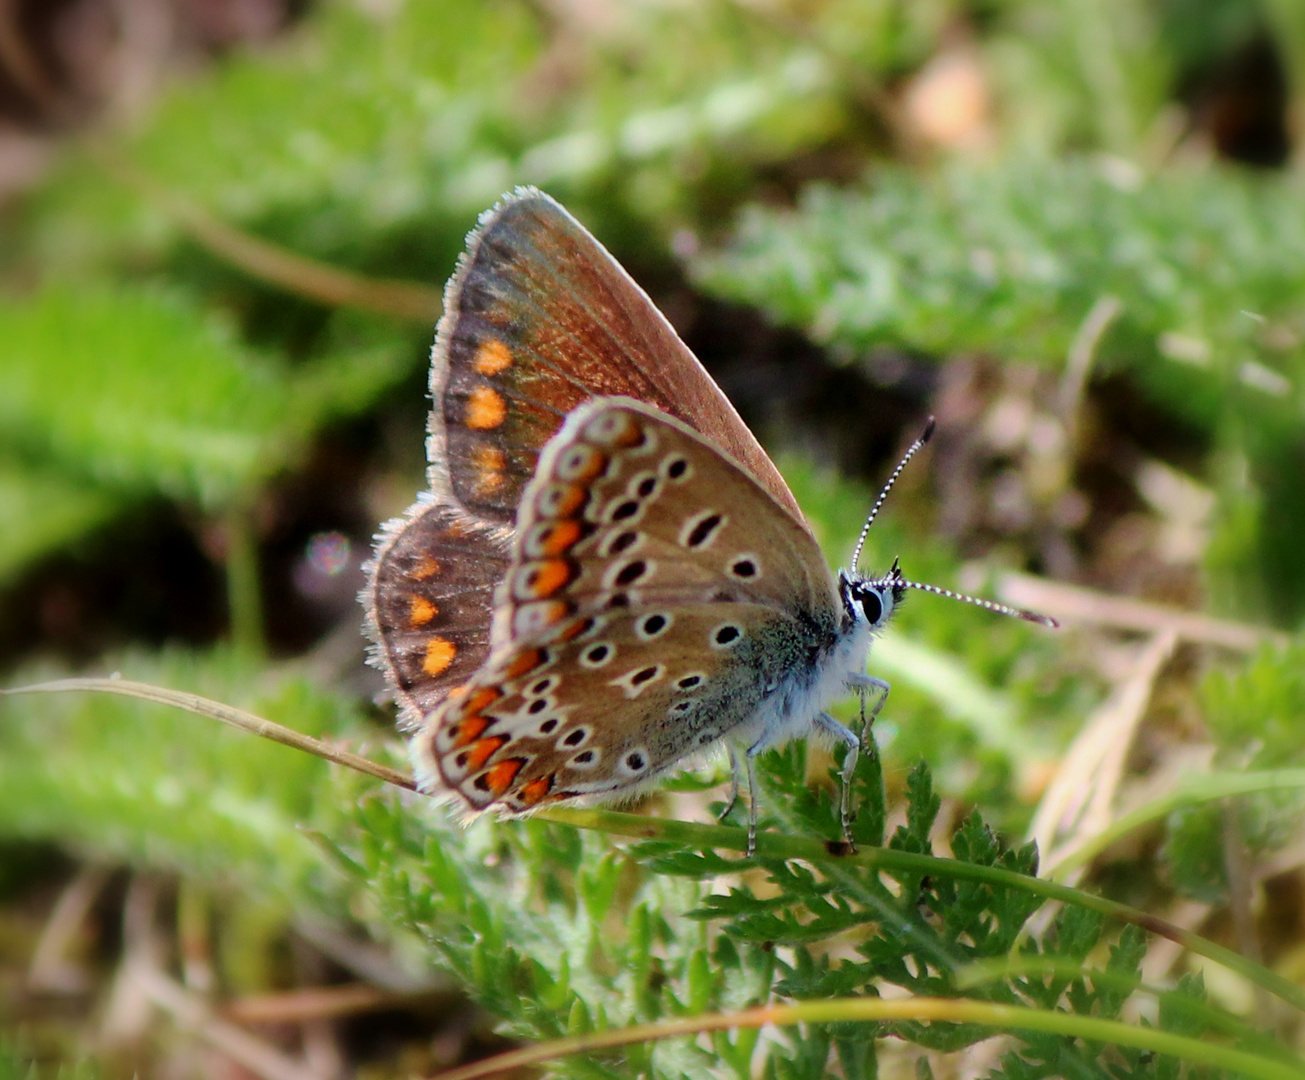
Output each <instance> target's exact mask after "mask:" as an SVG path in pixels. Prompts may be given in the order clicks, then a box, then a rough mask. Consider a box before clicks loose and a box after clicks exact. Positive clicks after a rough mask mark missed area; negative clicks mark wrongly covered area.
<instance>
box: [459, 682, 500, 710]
mask: <svg viewBox="0 0 1305 1080" xmlns="http://www.w3.org/2000/svg"><path fill="white" fill-rule="evenodd" d="M502 696H503V691H502V690H499V689H498V688H497V687H494V686H482V687H481V688H480V689H479V690H476V691H474V692H473V693H472V695H471V696H470V697H469V698H467V700H466V701H465V702H464V703H463V704H462V710H463V712H464V713H478V712H484V711H485V710H486V709H488V708H489V707H490V706H491V705H493V704H494V702H496V701H497V700H498V699H499V698H501V697H502Z"/></svg>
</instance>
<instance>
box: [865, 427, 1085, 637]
mask: <svg viewBox="0 0 1305 1080" xmlns="http://www.w3.org/2000/svg"><path fill="white" fill-rule="evenodd" d="M935 426H936V425H935V423H934V419H933V417H932V416H931V417H929V420H928V423H926V424H925V426H924V431H923V432H922V433H921V435H920V437H919V438H918V439H916V440H915V442H913V443H911V445H910V446H909V447H907V450H906V453H905V454H903V455H902V460H901V461H899V462H898V463H897V468H895V469H894V470H893V472H892V475H891V476H889V477H888V482H887V483H886V484H884V487H883V490H882V491H880V492H879V498H877V499H876V500H875V504H874V506H872V507H871V508H870V516H869V517H868V518H866V521H865V524H864V525H863V526H862V527H861V536H860V537H859V538H858V539H857V542H856V551H855V552H854V553H853V555H852V569H853V570H854V571H855V569H856V567H857V564H858V563H860V561H861V549H862V548H863V547H865V538H866V534H867V533H868V532H869V531H870V526H871V525H872V524H874V520H875V515H876V514H878V513H879V508H880V507H881V506H883V505H884V500H885V499H886V498H887V497H888V493H889V492H890V491H891V490H892V489H893V484H894V483H896V482H897V477H898V476H899V475H901V472H902V469H904V468H905V467H906V463H907V462H908V461H910V460H911V458H913V457H914V456H915V455H916V453H917V452H918V451H919V449H920V447H922V446H923V445H924V444H925V443H927V442H928V441H929V436H931V435H932V434H933V430H934V427H935ZM864 584H865V585H869V586H871V587H875V586H886V587H888V588H895V589H915V590H916V591H918V592H926V593H933V594H934V596H945V597H947V598H948V599H949V600H959V601H961V603H963V604H973V605H974V606H975V607H981V608H984V609H985V610H987V611H995V612H996V613H997V614H998V615H1013V616H1014V617H1015V618H1017V619H1024V620H1026V621H1028V622H1033V623H1037V624H1038V625H1040V626H1046V627H1050V628H1051V629H1055V628H1056V627H1058V626H1059V625H1060V623H1058V622H1056V620H1055V619H1053V618H1052V617H1051V616H1050V615H1043V614H1041V613H1039V612H1037V611H1029V610H1028V609H1027V608H1017V607H1011V605H1010V604H1001V603H998V602H997V601H996V600H984V599H982V598H980V597H978V596H970V595H969V594H968V593H961V592H956V591H954V590H952V589H944V588H943V587H942V586H941V585H926V584H925V583H924V582H922V581H907V580H906V579H905V578H904V577H902V571H901V568H900V567H899V566H898V564H897V560H896V559H894V560H893V566H892V569H890V570H889V571H888V573H887V574H885V575H884V576H883V577H881V578H870V579H868V580H866V581H865V582H864Z"/></svg>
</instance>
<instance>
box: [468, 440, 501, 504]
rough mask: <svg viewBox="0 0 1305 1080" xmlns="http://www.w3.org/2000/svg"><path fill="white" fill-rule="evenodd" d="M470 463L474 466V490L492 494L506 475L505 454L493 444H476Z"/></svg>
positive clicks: (483, 493)
mask: <svg viewBox="0 0 1305 1080" xmlns="http://www.w3.org/2000/svg"><path fill="white" fill-rule="evenodd" d="M472 464H474V465H475V467H476V491H477V492H478V493H479V494H481V495H492V494H494V492H496V491H498V489H499V488H501V487H502V486H503V483H504V481H505V480H506V479H507V475H506V474H505V473H504V471H503V470H504V469H506V468H507V455H506V454H504V453H503V451H502V450H499V449H498V448H497V447H494V446H478V447H476V449H475V451H474V452H473V454H472Z"/></svg>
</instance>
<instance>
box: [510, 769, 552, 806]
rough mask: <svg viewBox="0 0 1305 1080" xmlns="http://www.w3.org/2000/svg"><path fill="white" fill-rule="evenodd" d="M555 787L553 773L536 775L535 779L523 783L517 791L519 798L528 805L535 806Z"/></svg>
mask: <svg viewBox="0 0 1305 1080" xmlns="http://www.w3.org/2000/svg"><path fill="white" fill-rule="evenodd" d="M552 787H553V774H552V773H549V774H548V775H547V776H536V777H535V778H534V779H533V780H527V781H526V782H525V783H524V784H522V785H521V790H520V791H518V792H517V798H519V799H520V800H521V801H522V802H523V803H525V804H526V805H527V806H534V805H535V803H537V802H539V800H540V799H542V798H543V797H544V796H545V795H547V794H548V793H549V791H550V790H551V789H552Z"/></svg>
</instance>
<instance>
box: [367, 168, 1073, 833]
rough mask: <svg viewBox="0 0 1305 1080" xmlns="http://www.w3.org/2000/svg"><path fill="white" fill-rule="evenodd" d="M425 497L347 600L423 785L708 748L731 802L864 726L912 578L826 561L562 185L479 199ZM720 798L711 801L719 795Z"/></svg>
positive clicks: (486, 787) (629, 781) (851, 764)
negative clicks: (777, 765)
mask: <svg viewBox="0 0 1305 1080" xmlns="http://www.w3.org/2000/svg"><path fill="white" fill-rule="evenodd" d="M430 394H431V398H432V401H433V408H432V410H431V413H430V419H429V425H428V431H429V434H428V440H427V456H428V459H429V462H430V468H429V485H430V490H429V491H428V492H426V493H424V494H423V495H422V496H420V497H419V499H418V501H417V503H416V504H415V505H414V506H413V507H411V508H410V509H409V510H408V512H407V513H406V514H404V515H403V516H402V517H400V518H398V519H396V520H394V521H391V522H390V523H388V524H387V525H385V526H384V527H383V529H382V531H381V533H380V534H379V536H378V539H377V546H376V553H375V557H374V558H373V560H372V561H371V562H370V564H369V566H368V574H369V578H368V583H367V586H366V588H365V589H364V591H363V594H362V601H363V604H364V607H365V608H366V611H367V618H366V624H367V632H368V635H369V637H370V638H371V640H372V642H373V651H372V660H373V662H374V663H375V664H376V665H377V666H379V667H380V668H381V670H382V671H383V672H384V673H385V675H386V677H387V679H388V681H389V683H390V685H391V686H392V688H393V691H394V695H395V697H396V699H397V701H398V703H399V706H400V709H401V718H400V723H401V726H402V727H404V728H405V729H407V730H408V731H410V732H411V734H412V740H411V754H412V758H413V762H414V766H415V768H416V771H417V778H418V784H419V786H420V787H421V788H422V790H424V791H427V792H430V793H432V794H439V793H447V794H452V795H454V796H456V797H457V798H458V799H460V800H461V802H462V803H463V804H464V805H465V807H466V808H467V809H468V810H469V811H472V812H478V811H483V810H491V809H492V810H496V811H499V812H500V813H503V814H507V815H516V814H524V813H528V812H530V811H532V810H535V809H537V808H540V807H545V806H549V805H556V804H559V803H571V802H579V803H592V802H602V801H607V800H613V799H623V798H627V797H629V796H631V795H632V794H634V793H636V792H638V791H639V790H641V789H642V788H644V787H645V786H646V785H648V784H650V783H651V782H652V781H654V780H656V779H657V778H658V777H661V776H664V775H665V774H666V773H667V772H669V771H670V770H672V769H674V768H676V767H677V766H681V765H682V764H684V762H685V760H686V759H687V758H691V757H692V756H694V755H696V754H698V753H700V752H702V751H705V750H708V749H710V748H713V747H715V746H717V745H720V744H723V745H724V746H725V747H726V749H727V750H728V752H729V756H730V761H731V766H732V768H731V774H732V791H731V797H730V800H729V803H728V805H727V807H726V813H728V811H729V809H730V808H731V807H732V806H733V805H734V803H735V801H736V799H737V797H738V794H739V789H740V785H741V774H742V773H746V776H747V782H748V790H749V794H750V800H749V805H750V813H749V831H748V850H749V852H751V851H752V850H753V848H754V845H755V837H756V829H757V798H756V790H757V785H756V773H755V761H756V758H757V757H758V755H760V754H761V753H762V752H764V751H765V750H767V749H769V748H771V747H773V746H777V745H779V744H781V743H783V742H785V741H787V740H789V739H792V738H794V737H801V736H807V735H812V734H818V735H822V736H823V737H825V738H826V739H832V740H833V741H834V742H835V743H841V744H842V745H843V746H845V747H846V753H845V756H844V759H843V765H842V770H841V777H842V795H841V810H842V821H843V832H844V836H845V838H847V839H849V841H850V833H849V821H850V808H849V805H848V799H849V797H848V784H849V780H850V778H851V775H852V770H853V769H854V768H855V765H856V760H857V756H858V753H859V751H860V748H861V738H860V736H859V735H858V734H856V733H855V732H853V731H852V730H851V729H849V728H848V727H846V726H845V725H843V724H842V723H840V722H839V721H838V720H836V719H834V718H833V717H832V716H831V715H830V714H829V712H828V711H827V708H828V706H829V704H830V703H831V702H833V701H834V700H836V699H838V698H841V697H843V696H845V695H847V694H848V693H849V692H857V693H859V694H860V695H861V704H862V717H863V720H865V719H866V710H865V704H866V697H867V695H870V694H873V695H874V698H875V701H874V704H873V707H872V708H871V710H870V713H869V716H868V719H869V720H873V718H874V716H875V714H876V713H877V712H878V711H879V709H880V708H882V706H883V703H884V701H885V699H886V697H887V694H888V689H889V687H888V684H887V683H886V682H884V681H883V680H881V679H878V678H875V677H873V676H870V675H867V674H866V673H865V663H866V657H867V652H868V650H869V646H870V642H871V638H872V637H873V635H874V634H875V633H876V632H877V631H879V630H881V629H882V628H883V627H884V626H885V624H886V623H887V621H888V619H889V617H890V616H891V615H892V613H893V611H894V609H895V608H896V607H897V606H898V605H899V604H900V603H901V601H902V598H903V596H904V595H905V593H906V591H907V590H908V589H920V590H924V591H929V592H934V593H938V594H942V595H947V596H953V597H956V598H959V599H963V600H967V601H969V602H973V603H978V604H980V605H982V606H984V607H988V608H990V609H992V610H994V611H999V612H1003V613H1006V614H1013V615H1018V616H1020V617H1023V618H1028V619H1032V620H1034V621H1039V622H1044V623H1049V622H1050V620H1048V619H1046V618H1045V617H1043V616H1038V615H1036V614H1034V613H1032V612H1025V611H1022V610H1019V609H1014V608H1009V607H1006V606H1005V605H1001V604H996V603H992V602H990V601H984V600H976V599H975V598H972V597H965V596H960V595H959V594H955V593H951V592H950V591H948V590H945V589H941V588H939V587H937V586H931V585H923V584H920V583H916V582H912V581H908V580H906V579H905V578H904V577H903V576H902V573H901V571H900V569H899V567H898V565H897V563H896V562H894V563H893V565H892V567H891V569H890V570H889V571H888V572H887V573H886V574H882V575H878V576H867V575H863V574H861V573H860V572H858V571H857V570H856V569H855V568H856V565H857V563H858V561H859V558H860V554H861V550H862V545H863V544H864V541H865V536H866V530H868V528H869V526H870V523H871V522H872V521H873V520H874V515H875V513H877V512H878V509H879V507H880V505H882V503H883V499H884V496H885V495H886V494H887V492H888V490H889V488H891V486H892V482H893V480H895V479H896V477H897V475H898V473H899V472H900V471H901V468H902V466H903V465H905V463H906V461H907V460H908V459H909V457H910V456H911V454H912V453H914V452H915V450H917V449H918V448H919V447H920V446H921V445H922V444H923V442H924V441H925V440H926V439H927V438H928V435H929V432H930V431H931V430H932V422H931V423H930V427H929V428H928V429H927V430H926V432H925V434H924V435H923V436H922V437H921V438H920V439H919V440H917V442H916V443H915V444H914V446H913V447H912V448H911V450H910V451H908V453H907V455H906V456H905V457H904V458H903V459H902V462H901V463H900V464H899V465H898V467H897V469H896V470H895V471H894V473H893V474H892V476H891V477H890V479H889V481H888V483H887V484H886V485H885V488H884V491H883V493H881V495H880V497H879V499H878V500H877V501H876V503H875V505H874V507H873V509H872V511H871V514H870V517H869V519H868V520H867V522H866V526H865V529H863V531H862V534H861V539H860V541H859V542H858V544H857V548H856V553H855V555H854V558H853V561H852V569H849V570H844V571H841V572H839V573H838V574H834V573H831V571H830V570H829V568H828V565H827V563H826V562H825V559H824V556H823V555H822V553H821V551H820V548H819V546H818V544H817V543H816V539H815V537H814V535H813V534H812V531H811V528H810V526H809V525H808V524H807V521H806V519H805V518H804V517H803V516H802V511H801V509H800V508H799V507H798V504H797V502H796V500H795V499H794V497H793V495H792V493H791V492H790V491H789V489H788V487H787V485H786V484H785V483H784V480H783V478H782V477H781V476H780V474H779V472H778V470H777V469H776V468H775V466H774V464H773V463H772V462H771V460H770V458H769V457H768V456H767V455H766V453H765V451H764V450H763V449H762V448H761V446H760V444H759V443H758V442H757V440H756V439H755V438H754V437H753V435H752V433H751V432H750V431H749V430H748V428H747V426H746V425H745V424H744V423H743V421H742V420H741V419H740V417H739V415H738V414H737V413H736V412H735V410H734V408H733V406H732V405H731V404H730V403H729V401H728V399H726V397H725V395H724V394H723V393H722V392H721V391H720V389H719V388H718V387H717V386H716V384H715V383H714V382H713V381H712V379H711V377H710V376H709V375H708V374H707V371H706V369H704V368H703V366H702V365H701V364H700V363H699V362H698V360H697V358H696V357H695V356H694V355H693V354H692V352H690V351H689V349H688V347H687V346H686V345H685V344H684V343H683V342H682V341H681V340H680V339H679V337H678V336H677V335H676V333H675V331H674V330H673V329H672V327H671V325H670V323H669V322H668V321H667V320H666V318H665V317H664V316H663V315H662V314H661V312H660V311H658V309H657V308H656V306H655V305H654V304H653V303H652V301H651V300H650V299H649V298H648V296H647V294H646V293H644V292H643V290H642V289H641V288H640V287H639V286H638V285H637V284H636V283H635V282H634V280H633V279H632V278H631V277H630V276H629V275H628V274H627V273H626V272H625V270H624V269H622V267H621V266H620V265H619V264H618V263H617V262H616V260H615V259H613V258H612V256H611V255H609V254H608V252H607V251H606V250H605V249H604V248H603V247H602V245H601V244H600V243H599V242H598V241H597V240H595V239H594V237H593V236H591V235H590V234H589V233H588V232H587V231H586V230H585V229H584V227H583V226H581V225H580V224H579V222H577V221H576V220H575V219H574V218H573V217H572V216H571V215H570V214H568V213H567V212H566V210H564V209H563V208H562V207H561V206H560V205H559V204H558V203H557V202H555V201H554V200H553V199H551V198H549V197H548V196H547V195H545V194H543V193H542V192H540V191H538V190H535V189H533V188H519V189H517V190H516V191H515V192H514V193H513V194H511V195H508V196H505V197H504V198H503V199H502V201H501V202H500V203H499V204H498V205H497V206H495V207H494V208H493V209H491V210H489V211H487V212H486V213H485V214H483V215H482V216H481V218H480V221H479V225H478V227H477V228H476V229H475V230H474V231H473V232H472V233H471V234H470V235H469V237H468V239H467V250H466V252H465V253H464V255H463V256H462V258H461V261H460V263H459V266H458V268H457V271H456V272H455V274H454V275H453V277H452V279H451V280H450V281H449V284H448V286H447V288H446V291H445V297H444V315H443V317H442V318H441V320H440V322H439V325H438V327H437V330H436V339H435V345H434V348H433V350H432V363H431V375H430ZM722 816H724V815H722Z"/></svg>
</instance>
